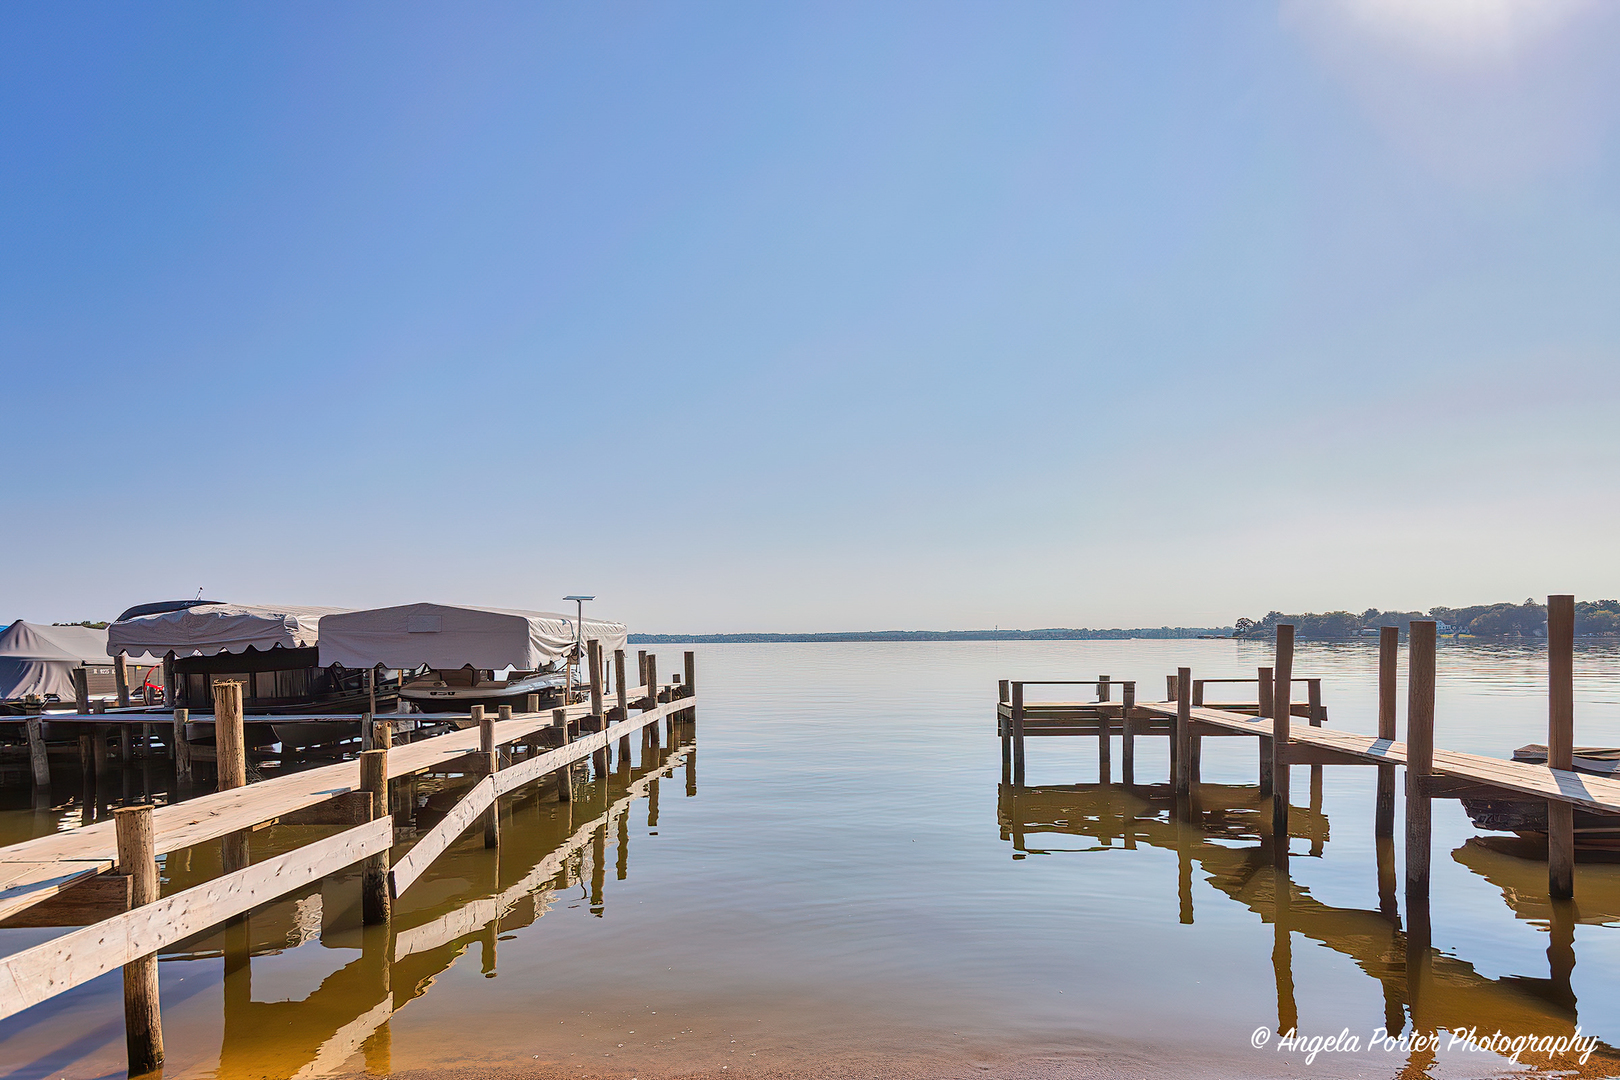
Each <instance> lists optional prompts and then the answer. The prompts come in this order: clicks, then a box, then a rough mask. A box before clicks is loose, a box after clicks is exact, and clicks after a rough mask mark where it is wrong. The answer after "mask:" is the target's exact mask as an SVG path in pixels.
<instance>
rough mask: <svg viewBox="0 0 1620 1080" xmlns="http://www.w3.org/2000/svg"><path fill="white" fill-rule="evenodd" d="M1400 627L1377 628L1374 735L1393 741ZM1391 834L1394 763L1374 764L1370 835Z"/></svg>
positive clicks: (1393, 828)
mask: <svg viewBox="0 0 1620 1080" xmlns="http://www.w3.org/2000/svg"><path fill="white" fill-rule="evenodd" d="M1400 650H1401V631H1400V628H1399V627H1396V626H1380V627H1379V628H1378V738H1379V739H1380V740H1382V741H1384V742H1394V741H1395V736H1396V734H1397V732H1396V730H1395V674H1396V672H1395V668H1396V665H1397V663H1399V661H1400ZM1394 835H1395V766H1393V765H1380V766H1378V802H1377V804H1376V805H1375V807H1374V809H1373V836H1375V837H1377V838H1380V839H1382V838H1386V837H1393V836H1394Z"/></svg>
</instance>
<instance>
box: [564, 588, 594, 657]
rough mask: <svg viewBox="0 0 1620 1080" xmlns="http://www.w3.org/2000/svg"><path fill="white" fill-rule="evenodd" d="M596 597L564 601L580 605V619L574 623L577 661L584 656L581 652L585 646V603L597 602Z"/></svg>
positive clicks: (566, 599)
mask: <svg viewBox="0 0 1620 1080" xmlns="http://www.w3.org/2000/svg"><path fill="white" fill-rule="evenodd" d="M595 599H596V597H594V596H565V597H563V600H564V601H568V600H572V601H573V602H574V603H575V604H577V605H578V610H579V618H578V619H577V620H575V622H574V657H575V659H576V660H577V659H578V658H579V657H580V656H581V655H583V654H582V653H581V652H580V650H581V649H582V648H583V647H584V644H585V601H587V600H595Z"/></svg>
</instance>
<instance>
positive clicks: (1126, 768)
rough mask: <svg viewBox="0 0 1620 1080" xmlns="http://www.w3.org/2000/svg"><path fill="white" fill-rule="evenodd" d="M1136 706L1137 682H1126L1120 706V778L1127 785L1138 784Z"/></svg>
mask: <svg viewBox="0 0 1620 1080" xmlns="http://www.w3.org/2000/svg"><path fill="white" fill-rule="evenodd" d="M1134 708H1136V683H1134V682H1127V683H1126V684H1125V692H1124V700H1123V702H1122V704H1121V708H1120V720H1121V724H1120V734H1119V746H1120V755H1119V778H1120V780H1121V781H1122V782H1123V783H1125V784H1126V785H1127V786H1134V785H1135V784H1136V721H1135V720H1133V719H1132V718H1131V710H1132V709H1134Z"/></svg>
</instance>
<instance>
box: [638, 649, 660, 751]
mask: <svg viewBox="0 0 1620 1080" xmlns="http://www.w3.org/2000/svg"><path fill="white" fill-rule="evenodd" d="M646 671H647V708H648V709H649V710H651V709H656V708H658V657H657V655H656V654H654V653H648V654H647V667H646ZM642 730H643V731H645V732H646V733H647V744H648V745H649V746H651V747H652V748H653V749H654V750H657V749H658V745H659V744H658V721H656V720H654V721H653V722H652V723H650V724H648V725H647V726H646V727H645V728H643V729H642Z"/></svg>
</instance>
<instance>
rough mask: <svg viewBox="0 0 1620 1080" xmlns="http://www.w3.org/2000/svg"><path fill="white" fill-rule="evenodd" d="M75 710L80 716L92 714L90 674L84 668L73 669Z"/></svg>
mask: <svg viewBox="0 0 1620 1080" xmlns="http://www.w3.org/2000/svg"><path fill="white" fill-rule="evenodd" d="M73 708H74V709H75V710H77V711H78V713H79V715H80V716H84V715H86V714H87V713H89V712H90V672H89V670H88V669H86V668H84V667H83V666H80V667H76V668H74V669H73Z"/></svg>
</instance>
